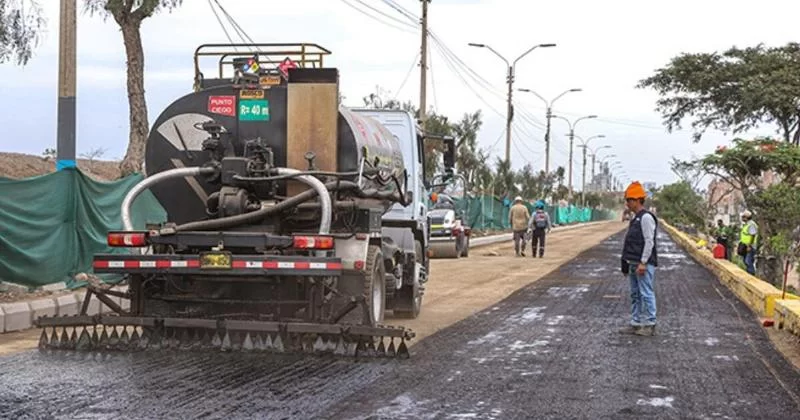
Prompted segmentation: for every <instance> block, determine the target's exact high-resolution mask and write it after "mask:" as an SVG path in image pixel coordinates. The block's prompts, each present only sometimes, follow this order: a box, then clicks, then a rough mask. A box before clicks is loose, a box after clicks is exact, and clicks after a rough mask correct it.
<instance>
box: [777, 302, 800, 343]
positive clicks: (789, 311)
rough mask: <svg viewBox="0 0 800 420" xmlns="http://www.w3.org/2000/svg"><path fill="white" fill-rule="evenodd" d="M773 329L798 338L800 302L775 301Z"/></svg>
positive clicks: (799, 333) (799, 332)
mask: <svg viewBox="0 0 800 420" xmlns="http://www.w3.org/2000/svg"><path fill="white" fill-rule="evenodd" d="M775 328H777V329H784V330H786V331H788V332H790V333H792V334H794V335H797V336H800V300H798V299H791V300H777V301H775Z"/></svg>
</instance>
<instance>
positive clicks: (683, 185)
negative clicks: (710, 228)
mask: <svg viewBox="0 0 800 420" xmlns="http://www.w3.org/2000/svg"><path fill="white" fill-rule="evenodd" d="M653 205H654V206H655V207H656V208H657V209H658V215H659V217H662V218H664V219H665V220H668V221H670V223H674V224H684V225H694V226H696V227H698V228H703V227H704V226H705V221H706V214H707V209H706V205H705V200H704V199H703V196H701V195H700V194H698V193H697V192H696V191H695V190H694V189H692V186H691V185H690V184H689V183H688V182H686V181H679V182H676V183H673V184H669V185H665V186H663V187H661V188H660V189H659V190H658V191H656V193H655V194H654V196H653Z"/></svg>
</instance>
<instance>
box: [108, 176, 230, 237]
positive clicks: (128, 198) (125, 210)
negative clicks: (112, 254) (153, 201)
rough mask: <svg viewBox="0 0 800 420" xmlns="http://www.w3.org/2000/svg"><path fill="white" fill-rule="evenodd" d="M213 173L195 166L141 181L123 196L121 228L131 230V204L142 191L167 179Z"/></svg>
mask: <svg viewBox="0 0 800 420" xmlns="http://www.w3.org/2000/svg"><path fill="white" fill-rule="evenodd" d="M214 171H216V169H215V168H212V167H199V166H195V167H191V168H175V169H169V170H166V171H164V172H159V173H157V174H155V175H153V176H150V177H147V178H145V179H143V180H142V181H140V182H139V183H138V184H136V185H134V186H133V188H131V190H130V191H128V194H126V195H125V199H123V200H122V209H121V213H120V214H121V217H122V226H123V228H124V229H125V230H128V231H130V230H133V222H132V221H131V206H132V204H133V200H135V199H136V197H138V196H139V194H141V193H142V192H143V191H144V190H146V189H148V188H150V187H151V186H153V185H155V184H157V183H159V182H161V181H166V180H168V179H173V178H183V177H187V176H196V175H206V174H211V173H213V172H214Z"/></svg>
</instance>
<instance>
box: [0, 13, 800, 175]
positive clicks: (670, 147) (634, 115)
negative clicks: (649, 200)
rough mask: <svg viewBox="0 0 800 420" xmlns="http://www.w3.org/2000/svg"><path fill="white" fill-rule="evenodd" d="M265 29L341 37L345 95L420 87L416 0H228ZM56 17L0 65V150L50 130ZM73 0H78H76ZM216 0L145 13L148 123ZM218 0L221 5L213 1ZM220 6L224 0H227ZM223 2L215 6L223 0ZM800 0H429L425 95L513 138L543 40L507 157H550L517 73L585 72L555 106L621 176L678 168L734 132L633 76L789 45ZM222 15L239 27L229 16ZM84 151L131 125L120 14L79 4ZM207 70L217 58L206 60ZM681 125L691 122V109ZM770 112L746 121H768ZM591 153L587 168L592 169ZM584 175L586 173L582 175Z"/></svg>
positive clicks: (181, 83) (547, 76)
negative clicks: (668, 125) (670, 101)
mask: <svg viewBox="0 0 800 420" xmlns="http://www.w3.org/2000/svg"><path fill="white" fill-rule="evenodd" d="M218 2H219V4H220V5H222V7H224V8H225V10H226V11H227V12H228V13H229V14H230V15H231V16H232V17H233V18H234V19H235V21H236V22H237V23H238V24H239V26H240V27H241V28H242V29H243V30H244V31H245V32H246V34H247V35H248V36H249V37H250V38H252V39H254V40H255V41H256V42H275V43H277V42H311V43H317V44H320V45H321V46H323V47H325V48H327V49H329V50H331V51H332V55H331V56H329V57H328V58H326V60H327V61H326V64H327V65H328V66H332V67H337V68H338V69H339V71H340V90H341V92H342V94H343V95H344V96H345V104H346V105H349V106H361V105H363V101H362V98H363V97H364V96H366V95H368V94H370V93H373V92H375V91H376V89H378V87H380V89H382V90H384V91H387V92H389V97H392V98H396V99H399V100H402V101H406V100H410V101H412V102H414V103H415V104H418V102H419V79H420V75H419V66H418V65H417V64H416V63H418V61H419V50H420V38H421V37H420V30H419V29H418V25H417V24H415V23H413V22H412V21H411V20H410V19H409V18H408V17H407V15H408V14H409V12H410V14H411V15H413V16H419V15H420V13H421V2H420V1H419V0H394V2H395V3H396V4H398V5H399V6H401V7H402V9H405V11H404V12H400V11H398V10H397V9H395V8H392V7H390V6H389V5H388V4H387V2H384V1H383V0H292V1H264V0H218ZM40 3H41V5H42V6H43V8H44V11H45V14H46V18H47V19H48V30H47V32H46V33H45V34H44V38H43V40H42V43H41V44H40V46H39V47H38V48H37V50H36V54H35V56H34V58H33V59H32V60H31V61H30V62H29V63H28V65H27V66H24V67H18V66H15V65H13V64H12V63H6V64H2V65H0V97H1V98H2V108H1V111H0V124H1V125H2V126H3V127H5V131H6V134H5V135H4V136H3V137H2V139H0V151H5V152H21V153H31V154H36V155H39V154H41V153H42V152H43V151H44V150H45V149H46V148H51V147H52V148H54V147H55V144H56V121H57V112H56V109H57V107H56V105H57V96H58V91H57V81H58V3H59V2H58V1H57V0H41V1H40ZM79 3H82V2H81V1H79ZM213 3H214V2H210V1H207V0H184V2H183V5H182V6H181V7H180V8H178V9H176V10H174V11H172V12H171V13H167V12H163V13H161V14H158V15H156V16H154V17H152V18H150V19H147V20H146V21H145V22H144V23H143V25H142V40H143V45H144V50H145V89H146V99H147V105H148V112H149V115H148V117H149V120H150V123H151V124H152V123H153V122H154V121H155V119H156V118H157V117H158V115H159V113H160V112H161V111H162V110H163V109H165V108H166V107H167V106H168V105H169V104H170V103H171V102H172V101H174V100H176V99H178V98H180V97H181V96H183V95H185V94H187V93H190V92H191V89H192V77H193V74H194V73H193V68H192V54H193V52H194V49H195V48H196V47H197V46H198V45H200V44H203V43H215V42H229V41H228V40H227V38H226V35H225V32H224V31H223V30H222V27H221V26H220V24H219V22H218V21H217V19H216V17H215V15H214V13H213V11H212V5H211V4H213ZM214 7H215V8H216V6H214ZM217 10H218V9H217ZM218 12H219V11H218ZM798 14H800V2H789V1H776V0H765V1H761V2H759V5H758V7H754V6H753V5H752V3H750V2H747V3H746V2H744V1H741V0H740V1H718V0H707V1H702V2H699V1H696V0H695V1H686V0H674V1H672V2H669V3H659V5H658V6H657V7H656V6H655V5H653V6H650V7H645V6H644V3H643V2H641V1H632V0H615V1H613V2H598V1H592V0H562V1H557V2H534V1H522V0H433V1H432V2H431V3H430V5H429V12H428V17H429V29H430V31H431V34H432V36H431V38H430V40H429V49H430V62H429V67H430V70H429V73H428V96H427V98H428V99H427V100H428V104H429V106H431V107H433V108H434V109H435V111H436V112H437V113H440V114H444V115H447V116H448V117H449V118H450V119H451V120H458V119H460V117H461V116H462V115H463V114H465V113H469V112H474V111H475V110H478V109H480V110H481V112H482V113H483V116H484V124H483V127H482V129H481V131H480V133H479V143H480V145H481V147H483V148H486V149H488V150H490V151H491V153H492V156H493V160H494V157H502V156H504V153H505V131H504V130H505V109H506V105H505V100H506V99H505V92H506V89H507V86H506V71H507V69H506V65H505V63H504V62H503V61H502V60H501V59H500V58H498V57H497V56H495V55H493V54H492V53H491V52H490V51H489V50H487V49H483V48H474V47H470V46H468V45H467V44H468V43H470V42H474V43H483V44H487V45H489V46H491V47H492V48H493V49H495V50H496V51H497V52H499V53H500V54H501V55H503V56H505V57H506V58H507V59H508V60H509V61H513V60H514V59H516V58H517V57H518V56H520V55H521V54H522V53H524V52H525V51H526V50H528V49H529V48H530V47H532V46H534V45H538V44H543V43H555V44H557V45H556V47H554V48H538V49H536V50H534V51H532V52H531V53H530V54H528V55H526V56H525V57H523V58H522V59H520V60H519V61H518V62H517V65H516V68H515V74H516V78H515V82H514V89H515V91H514V103H515V107H516V117H515V120H514V124H513V129H512V145H511V158H512V165H513V166H514V167H515V168H520V167H522V166H523V165H525V164H527V163H530V164H532V165H533V167H534V169H536V170H540V169H543V167H544V149H545V147H544V124H545V108H544V103H543V102H542V101H541V100H540V99H538V98H537V97H536V96H534V95H531V94H529V93H524V92H518V91H516V89H518V88H527V89H531V90H533V91H535V92H537V93H538V94H540V95H541V96H543V97H545V98H548V99H552V98H554V97H555V96H557V95H559V94H560V93H561V92H564V91H565V90H568V89H572V88H581V89H582V90H583V91H582V92H575V93H569V94H567V95H565V96H563V97H562V98H561V99H559V100H558V101H557V102H555V103H554V106H553V111H554V113H555V114H558V115H562V116H564V117H566V118H568V119H570V120H574V119H576V118H578V117H581V116H586V115H590V114H596V115H598V118H597V119H589V120H582V121H580V122H579V123H578V124H577V125H576V127H575V134H576V135H578V136H581V137H582V138H584V139H586V138H589V137H592V136H596V135H604V136H605V138H594V139H592V140H591V141H590V143H589V146H590V148H598V147H601V146H606V145H607V146H610V147H609V148H605V149H603V150H601V151H599V153H598V156H600V157H603V156H606V155H609V154H614V155H616V157H611V158H609V159H608V161H611V162H613V161H616V160H618V161H619V164H618V165H617V167H618V168H622V169H617V170H616V172H617V173H621V172H622V171H624V172H625V173H626V174H627V175H628V177H627V178H623V179H622V180H621V181H622V182H623V183H627V182H629V181H631V180H639V181H642V182H645V181H651V182H656V183H657V184H659V185H663V184H667V183H671V182H674V181H675V180H676V176H675V175H674V174H673V173H672V172H671V171H670V168H669V161H670V158H671V157H673V156H674V157H678V158H682V159H688V158H691V157H692V156H699V155H703V154H706V153H710V152H712V151H713V150H714V148H716V147H717V146H718V145H721V144H726V143H728V142H729V141H730V139H731V138H732V137H731V135H729V134H726V133H721V132H713V131H712V132H709V133H707V134H706V135H705V136H704V138H703V140H702V141H701V142H700V143H697V144H695V143H693V142H692V136H691V134H692V132H691V129H684V130H681V131H675V132H673V133H668V132H667V130H666V129H665V128H664V126H663V125H662V124H661V118H660V115H659V114H658V113H657V112H656V111H655V102H656V100H657V99H658V97H657V95H656V94H655V93H654V92H652V91H648V90H641V89H636V88H635V86H636V84H637V82H638V81H639V80H641V79H643V78H645V77H648V76H650V75H652V74H653V73H654V71H655V70H656V69H658V68H660V67H663V66H664V65H666V64H667V63H668V62H669V60H670V59H671V58H672V57H674V56H676V55H678V54H681V53H684V52H713V51H722V50H724V49H727V48H729V47H731V46H734V45H735V46H742V47H743V46H751V45H756V44H758V43H764V44H766V45H782V44H785V43H786V42H789V41H791V40H794V39H795V38H793V35H795V34H794V33H793V30H792V28H794V27H795V24H796V22H795V21H794V20H795V16H797V15H798ZM222 19H223V22H224V23H226V29H228V32H229V33H231V35H232V36H233V37H234V38H233V40H234V42H239V41H240V40H239V39H238V38H237V37H236V35H235V34H234V33H233V32H232V29H231V27H230V25H229V24H227V21H226V20H224V19H225V18H224V17H222ZM77 44H78V71H77V72H78V76H77V77H78V88H77V114H78V115H77V118H78V128H77V130H78V132H77V150H78V154H79V155H81V154H84V153H88V152H90V151H92V150H98V149H104V150H105V154H104V155H103V158H104V159H119V158H121V157H122V156H123V155H124V153H125V147H126V145H127V138H128V105H127V93H126V78H125V77H126V76H125V51H124V47H123V44H122V35H121V33H120V31H119V29H118V27H117V26H116V23H115V22H114V21H113V19H104V18H103V17H102V16H90V15H89V14H88V13H84V12H83V11H82V10H79V17H78V41H77ZM206 69H207V71H210V70H211V69H213V66H212V67H206ZM684 126H686V127H688V126H689V122H688V121H687V123H686V124H684ZM774 130H775V128H774V127H772V126H769V125H765V126H763V127H760V128H758V129H756V130H754V131H752V132H750V133H748V134H750V135H758V134H764V135H769V134H773V133H774ZM567 133H568V125H567V123H566V122H565V121H563V120H560V119H553V120H552V129H551V138H552V142H551V161H550V167H551V169H554V168H556V167H557V166H564V167H565V168H566V167H567V166H568V161H569V159H568V150H569V140H568V137H567ZM579 143H580V141H579V140H578V139H576V144H575V147H574V149H573V153H574V158H573V164H574V166H573V185H574V187H575V188H576V189H580V187H581V174H582V172H581V171H582V170H581V164H582V154H581V149H580V148H579V147H578V144H579ZM590 165H591V164H590V163H589V165H587V166H588V167H589V169H588V171H589V172H590V171H591V168H590ZM588 180H589V179H588V176H587V182H588Z"/></svg>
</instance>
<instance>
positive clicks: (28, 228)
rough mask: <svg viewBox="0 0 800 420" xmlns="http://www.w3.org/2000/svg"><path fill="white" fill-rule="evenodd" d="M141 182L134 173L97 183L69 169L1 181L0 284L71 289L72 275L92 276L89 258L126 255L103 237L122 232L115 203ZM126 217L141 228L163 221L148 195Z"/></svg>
mask: <svg viewBox="0 0 800 420" xmlns="http://www.w3.org/2000/svg"><path fill="white" fill-rule="evenodd" d="M141 179H142V176H141V175H133V176H130V177H127V178H124V179H121V180H118V181H115V182H99V181H95V180H93V179H91V178H89V177H88V176H87V175H85V174H83V173H82V172H80V171H79V170H74V169H69V170H63V171H59V172H54V173H50V174H47V175H43V176H39V177H34V178H27V179H22V180H12V179H7V178H0V197H2V199H0V281H8V282H12V283H17V284H21V285H24V286H42V285H46V284H51V283H57V282H59V281H63V282H66V283H67V285H68V286H70V287H75V286H78V284H77V283H76V282H75V281H74V280H73V279H72V276H74V275H75V274H77V273H81V272H87V273H88V272H91V268H92V256H93V255H94V254H96V253H102V252H115V253H124V252H130V251H129V250H126V249H124V248H123V249H119V248H117V249H113V248H110V247H108V245H107V243H106V233H107V232H108V231H109V230H115V229H122V222H121V220H120V205H121V204H122V200H123V198H124V197H125V194H127V192H128V191H129V190H130V189H131V188H132V187H133V186H134V185H135V184H136V183H137V182H139V181H140V180H141ZM131 215H132V219H133V223H134V226H135V227H136V228H140V229H141V228H144V224H145V223H146V222H161V221H165V219H166V212H165V211H164V209H163V208H162V207H161V205H160V204H159V203H158V201H157V200H156V199H155V197H153V195H152V194H151V193H150V192H145V193H144V194H141V195H140V196H139V198H137V199H136V201H135V202H134V204H133V208H132V211H131ZM104 280H107V281H113V278H111V277H108V278H104Z"/></svg>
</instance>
